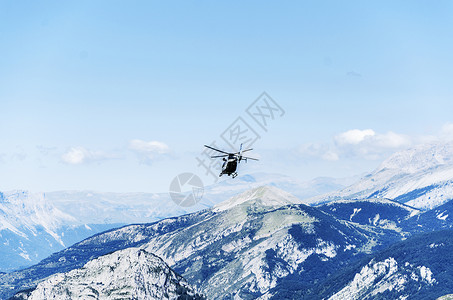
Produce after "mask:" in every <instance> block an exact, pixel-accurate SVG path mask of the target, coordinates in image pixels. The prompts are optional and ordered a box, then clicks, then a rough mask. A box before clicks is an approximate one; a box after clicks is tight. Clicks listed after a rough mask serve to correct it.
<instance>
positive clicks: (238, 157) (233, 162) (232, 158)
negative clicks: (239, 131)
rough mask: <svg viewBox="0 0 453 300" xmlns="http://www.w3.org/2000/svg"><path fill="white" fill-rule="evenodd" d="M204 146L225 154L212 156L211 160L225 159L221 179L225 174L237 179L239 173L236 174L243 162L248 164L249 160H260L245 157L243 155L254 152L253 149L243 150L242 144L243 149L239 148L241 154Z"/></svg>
mask: <svg viewBox="0 0 453 300" xmlns="http://www.w3.org/2000/svg"><path fill="white" fill-rule="evenodd" d="M204 146H205V147H206V148H209V149H211V150H214V151H217V152H220V153H223V154H222V155H214V156H211V158H219V157H222V158H223V164H222V172H220V174H219V177H222V175H223V174H226V175H228V176H230V175H231V177H232V178H235V177H236V176H238V173H237V172H236V170H237V167H238V164H239V163H240V162H241V161H242V160H245V162H247V160H248V159H251V160H258V159H256V158H252V157H247V156H243V155H242V153H244V152H247V151H251V150H253V148H250V149H245V150H242V144H241V147H240V148H239V152H234V153H228V152H225V151H222V150H219V149H216V148H213V147H211V146H208V145H204Z"/></svg>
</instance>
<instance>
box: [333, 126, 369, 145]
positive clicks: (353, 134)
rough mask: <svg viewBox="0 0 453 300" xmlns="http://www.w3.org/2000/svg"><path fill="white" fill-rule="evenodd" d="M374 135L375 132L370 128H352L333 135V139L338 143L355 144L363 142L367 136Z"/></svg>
mask: <svg viewBox="0 0 453 300" xmlns="http://www.w3.org/2000/svg"><path fill="white" fill-rule="evenodd" d="M375 135H376V133H375V132H374V130H372V129H365V130H359V129H352V130H348V131H346V132H343V133H340V134H339V135H337V136H335V141H336V142H337V143H338V144H340V145H347V144H351V145H357V144H359V143H360V142H363V141H364V140H365V139H366V138H367V137H372V136H375Z"/></svg>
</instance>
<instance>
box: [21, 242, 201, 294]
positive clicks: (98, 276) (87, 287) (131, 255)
mask: <svg viewBox="0 0 453 300" xmlns="http://www.w3.org/2000/svg"><path fill="white" fill-rule="evenodd" d="M74 296H75V297H76V298H77V299H156V300H160V299H175V300H176V299H202V297H201V296H200V295H199V294H198V293H197V292H196V291H195V289H194V288H193V287H191V286H190V285H189V284H188V283H187V281H186V280H185V279H183V278H182V277H181V276H180V275H178V274H176V273H175V272H174V271H173V270H172V269H171V268H170V267H168V265H167V264H166V263H165V262H164V261H162V259H160V258H159V257H157V256H155V255H153V254H151V253H149V252H147V251H146V250H143V249H139V248H133V247H132V248H128V249H125V250H119V251H116V252H114V253H111V254H108V255H104V256H101V257H98V258H96V259H93V260H91V261H89V262H88V263H86V264H85V265H84V266H83V267H82V268H79V269H74V270H72V271H69V272H67V273H57V274H55V275H52V276H50V277H49V278H47V279H46V280H45V281H42V282H40V283H39V284H38V286H37V287H36V288H34V289H32V290H28V291H26V292H22V293H18V294H17V295H15V297H14V299H24V300H25V299H28V300H41V299H42V300H46V299H56V300H58V299H61V300H66V299H73V298H74Z"/></svg>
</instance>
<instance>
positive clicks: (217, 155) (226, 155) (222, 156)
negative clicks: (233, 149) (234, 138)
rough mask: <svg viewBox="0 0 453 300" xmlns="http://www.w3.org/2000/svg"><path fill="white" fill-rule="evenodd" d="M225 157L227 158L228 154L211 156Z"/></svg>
mask: <svg viewBox="0 0 453 300" xmlns="http://www.w3.org/2000/svg"><path fill="white" fill-rule="evenodd" d="M227 156H228V154H226V155H214V156H211V158H218V157H227Z"/></svg>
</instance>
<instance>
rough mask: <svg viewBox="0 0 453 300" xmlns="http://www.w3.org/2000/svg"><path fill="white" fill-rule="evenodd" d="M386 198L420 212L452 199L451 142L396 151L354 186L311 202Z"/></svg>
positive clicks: (452, 162)
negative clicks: (418, 209) (417, 209)
mask: <svg viewBox="0 0 453 300" xmlns="http://www.w3.org/2000/svg"><path fill="white" fill-rule="evenodd" d="M367 198H388V199H392V200H395V201H398V202H401V203H405V204H407V205H409V206H412V207H416V208H420V209H425V210H427V209H432V208H434V207H436V206H439V205H441V204H443V203H445V202H447V201H449V200H451V199H453V142H449V143H434V144H423V145H419V146H417V147H414V148H412V149H408V150H405V151H401V152H397V153H395V154H394V155H392V156H391V157H390V158H388V159H387V160H386V161H384V162H383V163H382V164H381V165H380V166H379V167H378V168H377V169H376V170H375V171H374V172H372V173H371V174H368V175H366V176H365V177H363V178H362V179H361V180H359V181H358V182H357V183H355V184H353V185H351V186H349V187H347V188H344V189H342V190H341V191H339V192H333V193H331V194H328V195H324V196H318V197H315V198H312V199H310V202H318V203H319V202H329V201H332V200H338V199H367Z"/></svg>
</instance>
